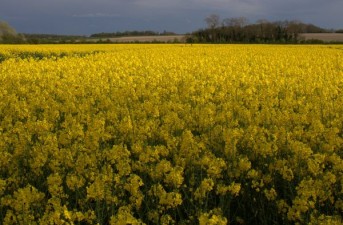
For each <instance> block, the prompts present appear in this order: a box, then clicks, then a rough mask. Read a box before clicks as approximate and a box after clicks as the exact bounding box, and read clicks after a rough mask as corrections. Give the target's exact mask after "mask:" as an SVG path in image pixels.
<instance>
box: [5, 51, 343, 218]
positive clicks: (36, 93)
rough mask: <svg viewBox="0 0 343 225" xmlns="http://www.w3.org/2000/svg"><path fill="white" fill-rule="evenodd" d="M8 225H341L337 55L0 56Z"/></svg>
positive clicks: (342, 70) (340, 58)
mask: <svg viewBox="0 0 343 225" xmlns="http://www.w3.org/2000/svg"><path fill="white" fill-rule="evenodd" d="M0 86H1V89H0V157H1V160H0V223H1V224H97V223H98V224H341V222H342V211H343V198H342V197H343V161H342V157H343V151H342V150H343V94H342V92H343V45H306V46H302V45H198V44H193V45H188V44H177V45H176V44H174V45H168V44H165V45H155V44H146V45H145V44H137V45H134V44H117V45H100V44H98V45H37V46H33V45H31V46H30V45H20V46H16V45H0Z"/></svg>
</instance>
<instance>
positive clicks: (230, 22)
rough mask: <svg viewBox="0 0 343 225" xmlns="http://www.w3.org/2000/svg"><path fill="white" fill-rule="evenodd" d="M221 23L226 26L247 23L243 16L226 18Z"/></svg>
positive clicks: (238, 25) (241, 25) (237, 25)
mask: <svg viewBox="0 0 343 225" xmlns="http://www.w3.org/2000/svg"><path fill="white" fill-rule="evenodd" d="M222 24H223V26H226V27H244V26H246V25H248V19H247V18H245V17H234V18H226V19H224V20H223V22H222Z"/></svg>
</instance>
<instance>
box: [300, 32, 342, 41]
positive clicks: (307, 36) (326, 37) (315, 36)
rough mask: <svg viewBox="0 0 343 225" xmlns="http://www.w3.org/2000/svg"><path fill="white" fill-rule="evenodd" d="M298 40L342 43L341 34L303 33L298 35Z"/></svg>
mask: <svg viewBox="0 0 343 225" xmlns="http://www.w3.org/2000/svg"><path fill="white" fill-rule="evenodd" d="M300 38H303V39H304V40H321V41H325V42H330V41H343V34H341V33H304V34H300Z"/></svg>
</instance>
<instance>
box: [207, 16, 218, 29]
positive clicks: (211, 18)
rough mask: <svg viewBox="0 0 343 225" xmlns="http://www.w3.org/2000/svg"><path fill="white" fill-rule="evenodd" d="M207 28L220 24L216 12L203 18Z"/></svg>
mask: <svg viewBox="0 0 343 225" xmlns="http://www.w3.org/2000/svg"><path fill="white" fill-rule="evenodd" d="M205 22H206V23H207V26H208V28H210V29H214V28H217V27H219V25H220V16H219V15H217V14H211V15H209V16H208V17H206V18H205Z"/></svg>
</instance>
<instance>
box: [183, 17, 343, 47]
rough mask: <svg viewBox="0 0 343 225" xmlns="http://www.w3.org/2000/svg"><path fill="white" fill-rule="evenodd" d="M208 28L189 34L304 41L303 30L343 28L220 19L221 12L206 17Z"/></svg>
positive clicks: (200, 38) (223, 39)
mask: <svg viewBox="0 0 343 225" xmlns="http://www.w3.org/2000/svg"><path fill="white" fill-rule="evenodd" d="M205 21H206V23H207V28H206V29H200V30H197V31H195V32H193V33H192V34H191V35H189V36H188V38H187V42H193V43H301V42H305V41H304V40H301V38H300V37H299V34H301V33H333V32H342V30H337V31H333V30H326V29H323V28H320V27H318V26H315V25H313V24H306V23H303V22H301V21H288V20H285V21H277V22H270V21H267V20H258V21H257V22H256V23H253V24H249V23H248V20H247V19H246V18H244V17H237V18H228V19H224V20H222V21H221V20H220V18H219V16H218V15H215V14H213V15H210V16H209V17H207V18H206V19H205Z"/></svg>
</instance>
